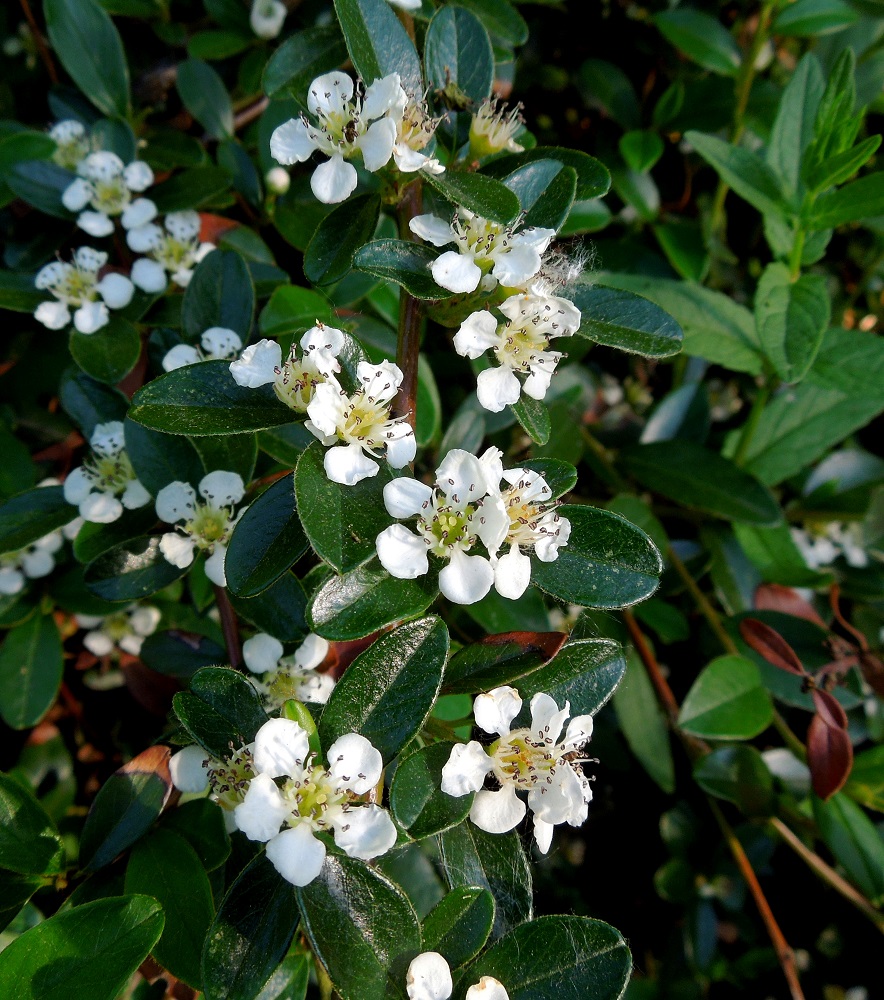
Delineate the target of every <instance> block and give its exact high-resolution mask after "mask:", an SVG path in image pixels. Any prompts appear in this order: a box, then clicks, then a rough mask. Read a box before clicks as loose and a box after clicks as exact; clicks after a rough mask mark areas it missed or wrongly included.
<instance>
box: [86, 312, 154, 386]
mask: <svg viewBox="0 0 884 1000" xmlns="http://www.w3.org/2000/svg"><path fill="white" fill-rule="evenodd" d="M68 346H69V348H70V351H71V357H72V358H73V359H74V361H76V362H77V364H78V365H79V366H80V367H81V368H82V369H83V371H84V372H86V374H87V375H91V376H92V378H94V379H97V380H98V381H99V382H108V383H109V384H110V385H116V383H117V382H119V381H120V379H122V378H123V377H124V376H126V375H128V374H129V372H130V371H132V369H133V368H134V367H135V363H136V362H137V361H138V357H139V355H140V354H141V334H140V333H139V332H138V330H137V328H136V327H134V326H133V325H132V324H131V323H129V322H127V321H126V320H124V319H123V318H122V317H121V316H111V318H110V320H109V321H108V322H107V323H106V324H105V325H104V326H103V327H102V328H101V329H100V330H96V331H95V333H90V334H85V333H79V332H78V331H77V330H71V336H70V341H69V343H68Z"/></svg>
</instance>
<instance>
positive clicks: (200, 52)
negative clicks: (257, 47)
mask: <svg viewBox="0 0 884 1000" xmlns="http://www.w3.org/2000/svg"><path fill="white" fill-rule="evenodd" d="M251 44H252V39H251V38H250V37H249V36H248V35H246V34H244V33H242V32H239V31H198V32H197V33H196V34H195V35H192V36H191V38H190V41H189V42H188V43H187V54H188V55H189V56H191V57H192V58H194V59H227V58H229V57H230V56H236V55H239V54H240V52H244V51H245V50H246V49H247V48H249V46H250V45H251Z"/></svg>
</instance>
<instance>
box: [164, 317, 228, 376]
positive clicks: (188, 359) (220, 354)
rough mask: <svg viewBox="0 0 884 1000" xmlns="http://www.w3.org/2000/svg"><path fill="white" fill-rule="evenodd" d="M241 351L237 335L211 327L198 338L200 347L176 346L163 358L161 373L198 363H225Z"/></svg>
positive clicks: (225, 329) (226, 329)
mask: <svg viewBox="0 0 884 1000" xmlns="http://www.w3.org/2000/svg"><path fill="white" fill-rule="evenodd" d="M241 350H242V341H241V340H240V338H239V335H238V334H237V333H235V332H234V331H233V330H229V329H228V328H227V327H226V326H212V327H209V329H208V330H204V331H203V333H202V334H201V336H200V347H195V346H194V345H193V344H176V345H175V346H174V347H173V348H172V349H171V350H169V351H167V352H166V356H165V357H164V358H163V371H167V372H171V371H174V369H176V368H184V367H186V366H187V365H195V364H196V363H197V362H198V361H227V360H228V359H230V358H235V357H236V355H237V354H239V352H240V351H241Z"/></svg>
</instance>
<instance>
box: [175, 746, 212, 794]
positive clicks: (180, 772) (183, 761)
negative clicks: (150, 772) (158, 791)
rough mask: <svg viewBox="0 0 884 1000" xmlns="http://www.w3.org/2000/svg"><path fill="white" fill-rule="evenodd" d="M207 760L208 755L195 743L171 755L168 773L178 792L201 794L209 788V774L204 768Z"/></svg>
mask: <svg viewBox="0 0 884 1000" xmlns="http://www.w3.org/2000/svg"><path fill="white" fill-rule="evenodd" d="M208 759H209V755H208V754H207V753H206V751H205V750H203V748H202V747H201V746H197V744H196V743H193V744H191V745H190V746H189V747H184V749H182V750H179V751H178V753H175V754H172V756H171V758H170V760H169V771H170V773H171V775H172V784H173V785H174V786H175V787H176V788H177V789H178V791H179V792H203V791H205V790H206V789H207V788H208V787H209V772H208V771H207V770H206V767H205V764H206V761H207V760H208Z"/></svg>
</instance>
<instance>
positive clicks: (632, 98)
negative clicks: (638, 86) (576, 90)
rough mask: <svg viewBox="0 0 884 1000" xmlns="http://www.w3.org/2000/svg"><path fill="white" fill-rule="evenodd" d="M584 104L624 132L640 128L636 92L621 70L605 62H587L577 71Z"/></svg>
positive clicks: (595, 60) (599, 60)
mask: <svg viewBox="0 0 884 1000" xmlns="http://www.w3.org/2000/svg"><path fill="white" fill-rule="evenodd" d="M577 78H578V83H579V85H580V90H581V94H582V96H583V98H584V100H585V101H586V102H587V103H588V104H589V105H590V106H591V107H593V108H597V109H599V110H600V111H603V112H604V113H605V115H606V116H607V117H609V118H612V119H613V120H614V121H615V122H617V123H618V124H619V125H622V126H623V128H624V129H636V128H639V127H640V126H641V117H642V116H641V109H640V108H639V103H638V97H637V96H636V93H635V88H634V87H633V85H632V82H631V81H630V79H629V77H628V76H627V75H626V73H624V72H623V70H622V69H621V68H620V67H619V66H616V65H614V63H612V62H607V61H606V60H604V59H586V60H584V61H583V62H582V63H581V65H580V69H579V70H578V74H577Z"/></svg>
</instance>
